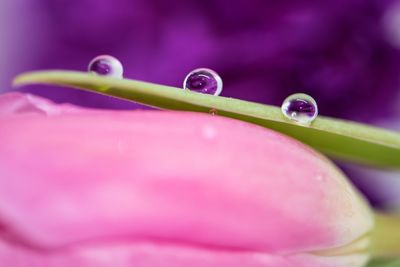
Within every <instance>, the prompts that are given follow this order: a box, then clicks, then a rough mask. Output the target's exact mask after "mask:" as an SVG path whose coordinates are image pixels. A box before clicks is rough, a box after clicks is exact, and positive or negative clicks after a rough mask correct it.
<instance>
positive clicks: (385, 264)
mask: <svg viewBox="0 0 400 267" xmlns="http://www.w3.org/2000/svg"><path fill="white" fill-rule="evenodd" d="M399 266H400V259H374V260H372V261H371V262H370V263H369V264H368V265H367V267H399Z"/></svg>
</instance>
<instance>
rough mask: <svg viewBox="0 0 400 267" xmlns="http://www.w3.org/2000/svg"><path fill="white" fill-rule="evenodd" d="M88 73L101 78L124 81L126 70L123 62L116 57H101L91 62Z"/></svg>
mask: <svg viewBox="0 0 400 267" xmlns="http://www.w3.org/2000/svg"><path fill="white" fill-rule="evenodd" d="M88 71H89V72H91V73H95V74H97V75H101V76H108V77H113V78H119V79H122V78H123V72H124V68H123V67H122V64H121V62H120V61H119V60H118V59H116V58H115V57H112V56H108V55H101V56H98V57H95V58H94V59H92V61H90V63H89V67H88Z"/></svg>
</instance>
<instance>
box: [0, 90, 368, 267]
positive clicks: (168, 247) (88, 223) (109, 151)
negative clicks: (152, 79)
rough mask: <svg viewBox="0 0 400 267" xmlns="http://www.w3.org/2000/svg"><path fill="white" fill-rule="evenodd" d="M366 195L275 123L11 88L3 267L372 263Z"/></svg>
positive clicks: (0, 174)
mask: <svg viewBox="0 0 400 267" xmlns="http://www.w3.org/2000/svg"><path fill="white" fill-rule="evenodd" d="M372 226H373V220H372V215H371V212H370V209H369V207H368V206H367V205H366V202H365V201H364V199H363V198H362V197H361V196H360V194H359V193H358V192H357V191H356V190H355V189H354V188H353V186H352V185H351V184H350V183H349V182H348V181H347V180H346V178H345V177H344V176H343V174H342V173H341V172H340V171H339V170H338V169H337V168H336V167H335V166H334V165H333V164H332V163H331V162H330V161H329V160H327V159H326V158H325V157H323V156H322V155H320V154H318V153H317V152H315V151H313V150H312V149H310V148H308V147H306V146H305V145H303V144H301V143H299V142H297V141H295V140H293V139H291V138H288V137H286V136H283V135H281V134H279V133H276V132H274V131H271V130H268V129H264V128H261V127H258V126H255V125H251V124H248V123H244V122H240V121H236V120H232V119H227V118H224V117H220V116H211V115H208V114H199V113H189V112H167V111H139V110H135V111H111V110H90V109H83V108H79V107H74V106H70V105H56V104H53V103H50V102H48V101H47V100H44V99H41V98H39V97H35V96H32V95H26V94H18V93H11V94H5V95H2V96H0V265H1V266H13V267H19V266H30V267H39V266H40V267H53V266H57V267H64V266H74V267H81V266H101V267H103V266H113V267H115V266H117V267H119V266H120V267H125V266H135V267H187V266H191V267H278V266H279V267H292V266H293V267H294V266H296V267H297V266H300V267H333V266H354V267H356V266H362V265H363V264H364V263H365V261H366V260H367V258H368V255H367V252H366V249H365V248H366V246H368V243H369V240H368V235H367V233H368V232H369V231H370V230H371V228H372Z"/></svg>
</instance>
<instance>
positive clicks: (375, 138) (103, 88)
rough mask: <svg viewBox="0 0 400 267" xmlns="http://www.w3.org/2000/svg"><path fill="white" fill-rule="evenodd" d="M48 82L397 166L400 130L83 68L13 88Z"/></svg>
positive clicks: (27, 78) (44, 74)
mask: <svg viewBox="0 0 400 267" xmlns="http://www.w3.org/2000/svg"><path fill="white" fill-rule="evenodd" d="M36 83H40V84H52V85H60V86H69V87H74V88H80V89H84V90H88V91H93V92H97V93H101V94H105V95H109V96H115V97H119V98H123V99H126V100H131V101H135V102H139V103H142V104H146V105H149V106H153V107H158V108H161V109H171V110H186V111H197V112H209V111H210V109H216V110H217V111H218V115H220V116H226V117H230V118H235V119H238V120H242V121H246V122H250V123H254V124H258V125H261V126H263V127H266V128H270V129H273V130H276V131H279V132H281V133H284V134H286V135H289V136H291V137H294V138H296V139H298V140H300V141H301V142H303V143H305V144H308V145H310V146H311V147H313V148H315V149H317V150H319V151H321V152H322V153H325V154H327V155H328V156H331V157H333V158H336V159H341V160H346V161H352V162H357V163H362V164H367V165H371V166H376V167H387V168H400V133H398V132H391V131H388V130H384V129H379V128H375V127H371V126H368V125H363V124H359V123H355V122H351V121H345V120H339V119H333V118H327V117H323V116H318V118H317V119H316V120H315V121H314V122H313V123H312V125H311V126H301V125H298V124H296V123H293V122H291V121H289V120H287V119H286V118H285V117H284V116H283V114H282V113H281V110H280V108H279V107H275V106H268V105H262V104H258V103H253V102H247V101H243V100H239V99H233V98H226V97H220V96H218V97H217V96H211V95H205V94H200V93H195V92H190V91H187V90H182V89H180V88H175V87H169V86H164V85H158V84H152V83H147V82H140V81H135V80H128V79H113V78H107V77H100V76H96V75H92V74H89V73H84V72H72V71H39V72H30V73H25V74H22V75H20V76H18V77H16V79H15V80H14V85H15V86H23V85H27V84H36Z"/></svg>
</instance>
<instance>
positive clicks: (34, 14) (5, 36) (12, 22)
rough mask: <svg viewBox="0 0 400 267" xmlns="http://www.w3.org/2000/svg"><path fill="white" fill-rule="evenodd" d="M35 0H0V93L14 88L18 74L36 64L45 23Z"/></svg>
mask: <svg viewBox="0 0 400 267" xmlns="http://www.w3.org/2000/svg"><path fill="white" fill-rule="evenodd" d="M35 2H36V1H27V0H0V93H1V92H4V91H9V90H11V89H12V88H11V81H12V78H13V77H14V76H15V75H17V74H18V73H20V72H22V71H27V70H29V69H30V68H32V67H33V64H32V63H33V59H34V57H35V52H37V51H38V49H40V43H41V40H40V39H41V38H40V37H41V32H42V31H41V29H43V27H45V23H43V16H40V14H38V8H37V7H35ZM36 5H37V3H36Z"/></svg>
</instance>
